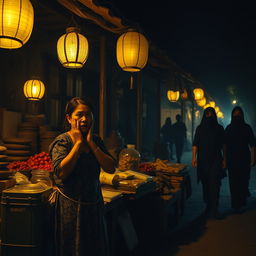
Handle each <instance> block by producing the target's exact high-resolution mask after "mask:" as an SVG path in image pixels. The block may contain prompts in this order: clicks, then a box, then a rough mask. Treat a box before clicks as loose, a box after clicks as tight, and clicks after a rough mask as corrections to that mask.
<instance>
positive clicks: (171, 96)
mask: <svg viewBox="0 0 256 256" xmlns="http://www.w3.org/2000/svg"><path fill="white" fill-rule="evenodd" d="M179 97H180V92H179V91H173V90H169V91H168V92H167V98H168V100H169V101H171V102H176V101H178V99H179Z"/></svg>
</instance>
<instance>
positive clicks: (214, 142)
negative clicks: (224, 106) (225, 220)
mask: <svg viewBox="0 0 256 256" xmlns="http://www.w3.org/2000/svg"><path fill="white" fill-rule="evenodd" d="M223 145H224V128H223V126H221V125H220V124H218V121H217V116H216V112H215V109H214V108H212V107H208V108H206V109H205V110H204V114H203V118H202V120H201V123H200V125H199V126H198V127H197V128H196V132H195V136H194V140H193V146H192V166H193V167H194V168H195V167H197V177H198V181H201V183H202V188H203V199H204V202H205V204H206V209H205V214H206V216H207V217H210V218H219V217H220V214H219V212H218V203H219V191H220V186H221V178H222V177H223V176H224V171H223V168H225V166H223V165H224V161H223Z"/></svg>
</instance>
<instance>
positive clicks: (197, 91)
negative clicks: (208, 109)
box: [193, 88, 204, 100]
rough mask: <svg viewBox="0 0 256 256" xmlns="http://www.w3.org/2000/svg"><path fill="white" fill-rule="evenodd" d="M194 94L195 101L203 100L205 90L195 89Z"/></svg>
mask: <svg viewBox="0 0 256 256" xmlns="http://www.w3.org/2000/svg"><path fill="white" fill-rule="evenodd" d="M193 93H194V99H195V100H201V99H202V98H203V97H204V90H203V89H201V88H195V89H194V90H193Z"/></svg>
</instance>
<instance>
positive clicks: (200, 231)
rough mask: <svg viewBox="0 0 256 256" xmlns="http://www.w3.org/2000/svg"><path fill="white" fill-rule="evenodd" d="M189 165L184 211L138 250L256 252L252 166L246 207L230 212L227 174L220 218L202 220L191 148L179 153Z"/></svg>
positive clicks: (157, 254)
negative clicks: (167, 230) (158, 236)
mask: <svg viewBox="0 0 256 256" xmlns="http://www.w3.org/2000/svg"><path fill="white" fill-rule="evenodd" d="M182 162H183V163H187V164H188V165H189V173H190V176H191V182H192V196H191V197H190V198H189V199H188V200H187V201H186V202H185V210H184V215H183V216H182V218H181V219H180V221H179V223H178V224H177V225H176V226H175V227H174V228H173V229H172V230H170V234H169V235H168V236H167V237H165V238H161V239H159V241H156V242H155V243H153V244H152V243H148V244H144V245H143V248H140V250H139V253H135V254H132V255H143V256H144V255H147V256H229V255H232V256H255V255H256V167H254V168H253V169H252V171H251V180H250V191H251V197H250V198H249V199H248V205H247V210H246V211H245V212H244V213H242V214H233V213H232V211H231V208H230V194H229V184H228V178H227V177H226V178H224V179H223V180H222V186H221V193H220V207H219V210H220V212H221V213H222V214H223V216H224V218H223V219H221V220H206V219H205V218H203V216H202V213H203V211H204V208H205V205H204V203H203V200H202V188H201V184H197V182H196V175H195V173H196V170H195V169H193V168H192V167H191V164H190V163H191V152H186V153H185V154H184V156H183V161H182Z"/></svg>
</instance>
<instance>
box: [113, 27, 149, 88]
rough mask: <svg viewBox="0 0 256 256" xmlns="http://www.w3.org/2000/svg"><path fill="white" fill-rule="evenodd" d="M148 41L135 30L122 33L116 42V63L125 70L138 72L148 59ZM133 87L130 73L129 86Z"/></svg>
mask: <svg viewBox="0 0 256 256" xmlns="http://www.w3.org/2000/svg"><path fill="white" fill-rule="evenodd" d="M148 48H149V46H148V41H147V39H146V38H145V37H144V36H143V35H142V34H140V33H139V32H137V31H132V30H128V31H127V32H126V33H124V34H122V35H121V36H120V37H119V38H118V40H117V44H116V58H117V63H118V65H119V66H120V67H121V68H122V70H124V71H127V72H139V71H141V70H142V69H143V68H144V67H145V66H146V64H147V61H148ZM132 87H133V76H132V75H131V84H130V88H132Z"/></svg>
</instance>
